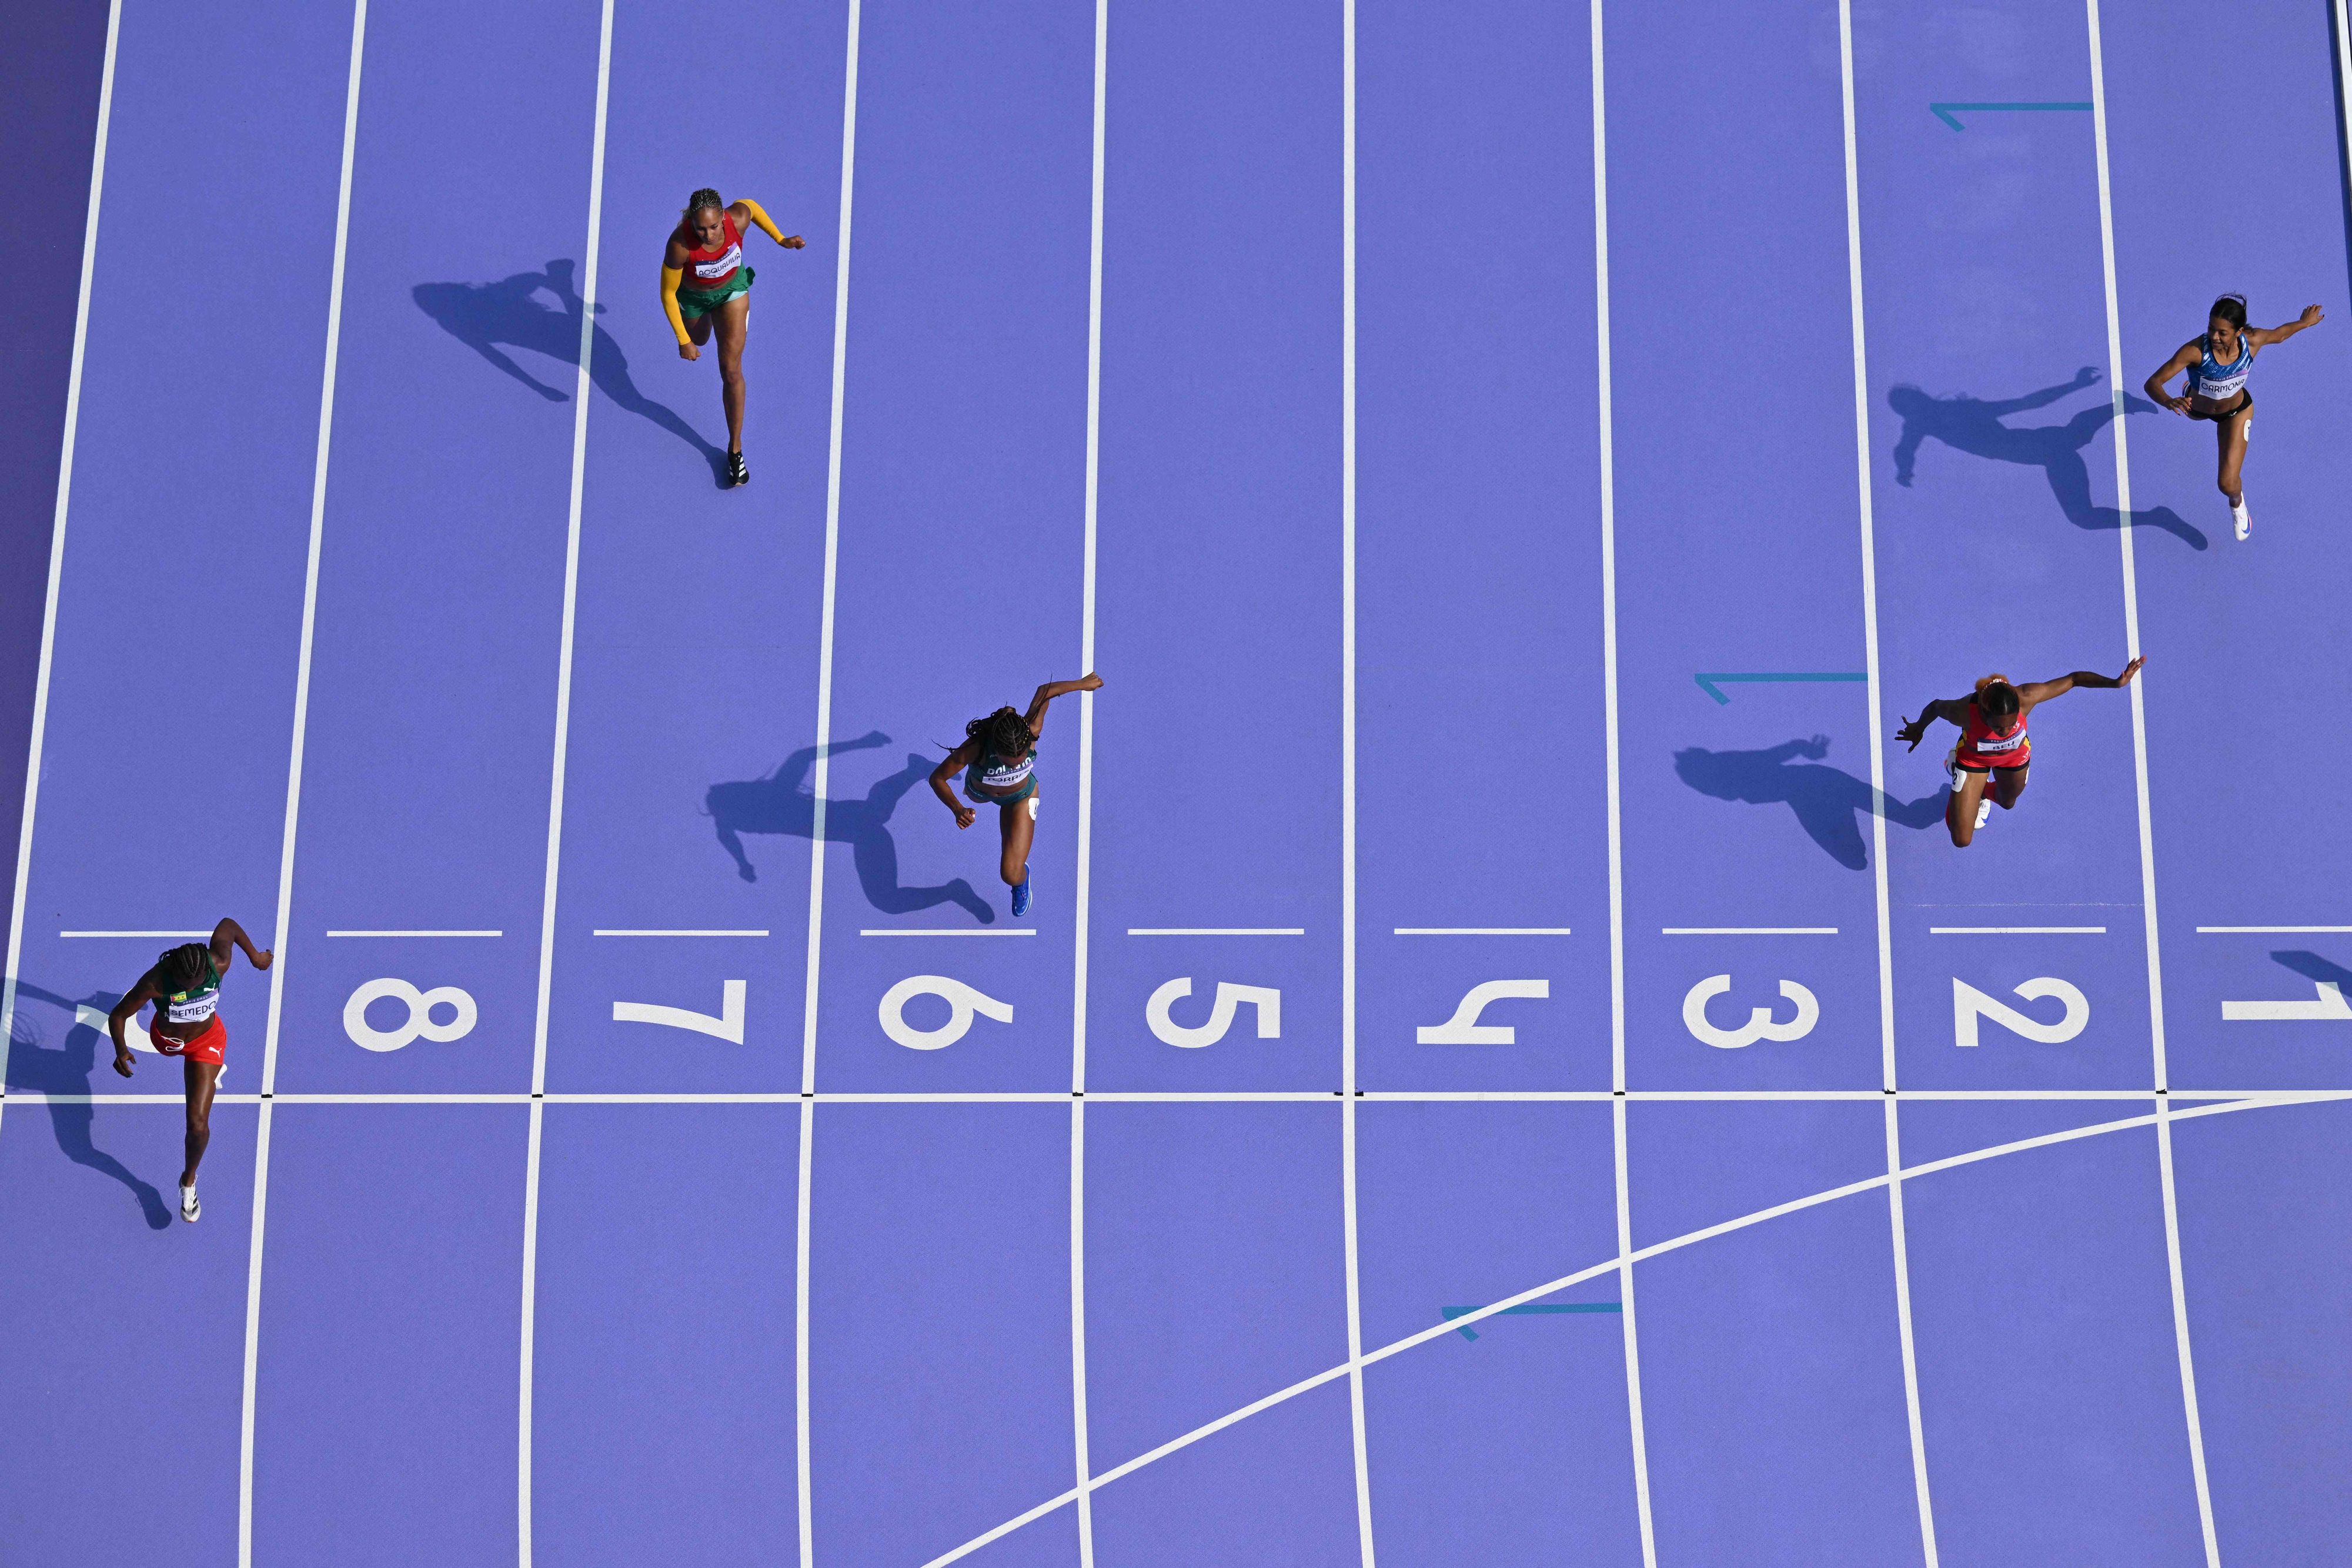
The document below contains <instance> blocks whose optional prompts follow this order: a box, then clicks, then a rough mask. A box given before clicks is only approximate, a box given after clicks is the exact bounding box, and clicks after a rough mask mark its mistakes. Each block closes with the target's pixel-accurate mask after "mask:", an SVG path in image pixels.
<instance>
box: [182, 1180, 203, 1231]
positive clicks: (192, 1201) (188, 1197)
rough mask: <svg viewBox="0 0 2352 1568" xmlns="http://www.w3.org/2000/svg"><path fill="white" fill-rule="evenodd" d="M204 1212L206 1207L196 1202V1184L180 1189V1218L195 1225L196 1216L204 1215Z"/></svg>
mask: <svg viewBox="0 0 2352 1568" xmlns="http://www.w3.org/2000/svg"><path fill="white" fill-rule="evenodd" d="M204 1211H205V1206H204V1205H203V1204H201V1203H198V1202H197V1201H196V1184H195V1183H194V1182H190V1183H189V1184H188V1185H187V1186H184V1187H182V1188H181V1189H180V1218H183V1219H184V1220H186V1221H187V1222H188V1223H189V1224H191V1225H193V1224H194V1223H195V1219H196V1216H198V1215H199V1214H202V1213H203V1212H204Z"/></svg>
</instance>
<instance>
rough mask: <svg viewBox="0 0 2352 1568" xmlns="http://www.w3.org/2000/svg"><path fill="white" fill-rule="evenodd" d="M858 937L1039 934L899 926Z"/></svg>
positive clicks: (1024, 930)
mask: <svg viewBox="0 0 2352 1568" xmlns="http://www.w3.org/2000/svg"><path fill="white" fill-rule="evenodd" d="M858 935H859V936H1036V935H1037V933H1036V930H1035V929H1034V927H1024V928H1022V929H1017V930H1012V931H995V930H989V931H966V930H962V929H961V928H959V927H955V926H947V925H943V926H940V927H939V928H938V929H936V930H930V931H925V930H922V929H920V928H919V927H915V926H905V925H898V926H881V927H876V928H874V929H871V930H866V931H860V932H859V933H858Z"/></svg>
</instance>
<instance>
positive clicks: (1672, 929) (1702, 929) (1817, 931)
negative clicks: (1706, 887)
mask: <svg viewBox="0 0 2352 1568" xmlns="http://www.w3.org/2000/svg"><path fill="white" fill-rule="evenodd" d="M1837 934H1838V928H1837V927H1836V926H1834V925H1662V926H1660V927H1659V928H1658V935H1659V936H1836V935H1837Z"/></svg>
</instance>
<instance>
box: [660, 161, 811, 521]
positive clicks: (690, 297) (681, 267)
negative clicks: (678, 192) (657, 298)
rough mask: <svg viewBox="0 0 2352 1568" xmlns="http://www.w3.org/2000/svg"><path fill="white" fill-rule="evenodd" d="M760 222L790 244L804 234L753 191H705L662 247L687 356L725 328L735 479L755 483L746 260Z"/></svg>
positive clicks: (673, 323)
mask: <svg viewBox="0 0 2352 1568" xmlns="http://www.w3.org/2000/svg"><path fill="white" fill-rule="evenodd" d="M752 224H757V225H760V227H761V230H762V231H763V232H764V233H765V234H766V235H767V236H768V237H769V238H770V239H772V240H774V241H775V242H776V243H777V244H778V245H780V246H783V247H784V248H785V249H786V250H799V249H801V248H802V246H803V241H802V239H801V236H800V235H787V234H785V233H784V232H783V231H782V230H781V229H779V228H777V227H776V225H775V223H774V221H773V220H772V219H771V218H770V217H769V216H768V214H767V212H766V210H765V209H763V208H762V207H761V205H760V204H759V203H757V202H754V201H751V200H750V199H749V198H746V199H744V200H742V201H739V202H737V203H736V204H734V205H732V206H729V205H727V204H725V203H723V202H721V201H720V200H719V193H718V192H716V191H710V190H702V191H697V192H695V193H694V194H693V195H691V196H689V197H688V198H687V202H686V212H685V213H684V214H682V215H681V216H680V217H679V219H678V223H677V227H676V228H674V229H672V230H671V231H670V235H669V246H668V248H667V250H665V251H664V252H663V253H662V275H661V302H662V314H664V315H665V316H667V317H668V318H669V327H670V330H671V331H673V332H676V333H677V352H678V357H679V358H680V359H687V360H698V359H700V358H701V357H702V345H703V344H705V343H707V342H709V340H710V336H711V333H712V332H713V331H714V330H715V331H716V332H717V333H718V335H719V401H720V402H722V403H724V404H725V405H726V409H727V482H728V483H729V484H730V485H745V484H749V483H750V482H751V469H750V468H749V467H747V466H746V465H744V462H743V340H744V338H745V337H746V336H747V335H748V334H749V333H750V331H751V279H752V278H753V277H757V276H758V274H757V273H755V272H754V271H753V270H752V268H751V267H747V266H745V265H744V262H743V232H744V230H745V229H746V227H748V226H749V225H752Z"/></svg>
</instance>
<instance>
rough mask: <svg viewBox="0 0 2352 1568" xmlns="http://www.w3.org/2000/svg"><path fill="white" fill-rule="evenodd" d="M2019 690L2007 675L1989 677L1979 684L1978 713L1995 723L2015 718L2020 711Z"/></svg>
mask: <svg viewBox="0 0 2352 1568" xmlns="http://www.w3.org/2000/svg"><path fill="white" fill-rule="evenodd" d="M2018 706H2019V705H2018V700H2017V688H2016V687H2015V686H2013V685H2011V684H2010V681H2009V677H2008V676H2007V675H1987V676H1986V677H1985V678H1984V679H1982V680H1980V681H1979V682H1978V683H1977V711H1978V712H1979V713H1980V714H1982V715H1984V716H1985V717H1987V718H1989V719H1991V720H1993V721H1994V722H1995V723H1998V722H2000V720H2002V719H2005V718H2010V717H2013V716H2015V715H2016V713H2017V709H2018Z"/></svg>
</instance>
